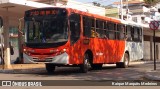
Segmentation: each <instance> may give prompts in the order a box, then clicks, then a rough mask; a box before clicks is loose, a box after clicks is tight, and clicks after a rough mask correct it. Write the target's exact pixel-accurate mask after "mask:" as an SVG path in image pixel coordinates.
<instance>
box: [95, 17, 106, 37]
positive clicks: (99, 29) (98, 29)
mask: <svg viewBox="0 0 160 89" xmlns="http://www.w3.org/2000/svg"><path fill="white" fill-rule="evenodd" d="M96 32H97V36H98V37H99V38H103V33H104V32H103V21H102V20H96Z"/></svg>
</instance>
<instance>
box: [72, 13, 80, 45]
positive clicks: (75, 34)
mask: <svg viewBox="0 0 160 89" xmlns="http://www.w3.org/2000/svg"><path fill="white" fill-rule="evenodd" d="M70 31H71V34H70V40H71V44H74V43H75V42H77V40H78V39H79V38H80V15H78V14H71V16H70Z"/></svg>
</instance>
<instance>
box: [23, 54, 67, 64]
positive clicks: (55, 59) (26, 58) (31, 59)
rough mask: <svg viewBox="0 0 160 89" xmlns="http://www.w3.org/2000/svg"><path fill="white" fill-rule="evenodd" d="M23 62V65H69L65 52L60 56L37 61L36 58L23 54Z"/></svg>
mask: <svg viewBox="0 0 160 89" xmlns="http://www.w3.org/2000/svg"><path fill="white" fill-rule="evenodd" d="M23 62H24V63H54V64H64V65H65V64H69V55H68V54H67V53H66V52H65V53H62V54H60V55H57V56H54V57H46V58H45V59H43V60H39V59H38V58H35V57H32V56H28V55H27V54H25V53H23Z"/></svg>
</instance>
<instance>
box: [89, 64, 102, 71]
mask: <svg viewBox="0 0 160 89" xmlns="http://www.w3.org/2000/svg"><path fill="white" fill-rule="evenodd" d="M102 65H103V64H92V65H91V66H92V69H94V70H100V69H102Z"/></svg>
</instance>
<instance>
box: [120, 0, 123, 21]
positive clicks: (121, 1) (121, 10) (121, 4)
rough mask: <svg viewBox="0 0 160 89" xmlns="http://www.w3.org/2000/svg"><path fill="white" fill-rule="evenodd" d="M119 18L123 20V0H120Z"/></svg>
mask: <svg viewBox="0 0 160 89" xmlns="http://www.w3.org/2000/svg"><path fill="white" fill-rule="evenodd" d="M120 12H121V19H122V20H123V0H120Z"/></svg>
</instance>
